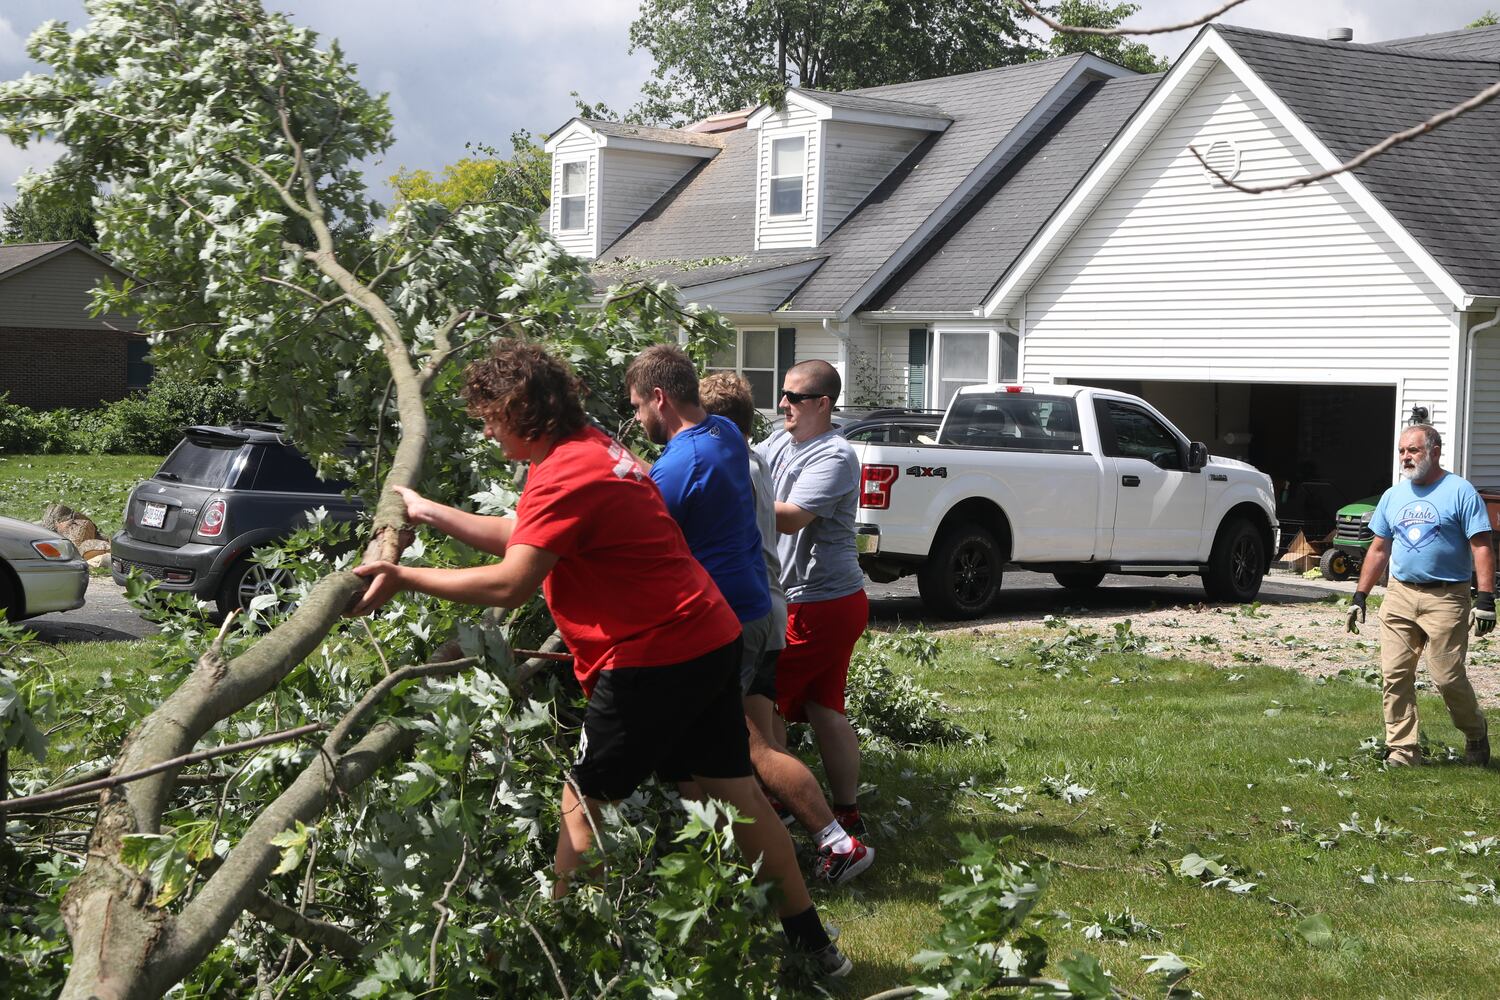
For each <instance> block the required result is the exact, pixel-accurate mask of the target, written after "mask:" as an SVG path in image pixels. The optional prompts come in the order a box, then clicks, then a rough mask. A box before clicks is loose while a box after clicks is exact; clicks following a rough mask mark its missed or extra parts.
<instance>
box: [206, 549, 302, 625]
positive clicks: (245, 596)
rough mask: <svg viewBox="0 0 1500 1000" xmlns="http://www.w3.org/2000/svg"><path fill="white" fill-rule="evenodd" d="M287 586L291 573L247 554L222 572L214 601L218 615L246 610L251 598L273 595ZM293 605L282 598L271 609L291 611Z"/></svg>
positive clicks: (290, 580) (294, 605)
mask: <svg viewBox="0 0 1500 1000" xmlns="http://www.w3.org/2000/svg"><path fill="white" fill-rule="evenodd" d="M291 585H292V574H291V573H290V572H289V571H288V570H285V569H279V568H278V569H268V568H266V567H265V566H262V565H261V564H260V563H258V562H254V561H252V560H251V559H250V558H249V557H248V556H247V557H245V558H242V559H240V560H239V561H237V562H236V563H235V564H234V565H233V566H230V567H229V572H227V573H225V574H224V582H223V583H222V584H220V585H219V595H218V597H217V598H216V599H215V602H214V603H215V604H217V605H218V607H219V614H221V615H227V614H229V612H231V611H234V610H235V609H239V610H240V611H249V610H250V602H251V601H253V600H255V598H257V597H259V596H261V595H262V594H274V593H276V592H277V591H278V590H285V589H286V588H287V587H290V586H291ZM295 607H296V604H295V602H292V601H282V602H281V603H280V604H279V605H277V606H276V607H275V608H274V609H272V610H276V611H291V610H292V609H293V608H295Z"/></svg>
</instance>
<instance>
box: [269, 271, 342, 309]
mask: <svg viewBox="0 0 1500 1000" xmlns="http://www.w3.org/2000/svg"><path fill="white" fill-rule="evenodd" d="M260 280H261V281H264V282H266V283H267V284H270V285H280V286H281V287H282V288H289V289H291V290H292V291H294V292H296V293H297V294H298V295H302V296H306V297H307V298H308V299H311V300H312V301H313V302H315V303H317V306H318V311H319V312H322V311H323V310H324V309H332V308H333V307H334V306H336V305H338V304H339V303H340V302H347V301H348V299H349V296H347V295H340V296H339V297H338V298H334V299H325V298H321V297H320V296H318V295H317V294H316V293H314V292H310V291H308V290H307V289H305V288H303V287H302V286H301V285H294V284H292V283H291V282H290V281H283V280H282V279H280V278H273V277H271V276H270V275H269V274H262V275H261V276H260Z"/></svg>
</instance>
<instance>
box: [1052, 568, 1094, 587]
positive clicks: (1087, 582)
mask: <svg viewBox="0 0 1500 1000" xmlns="http://www.w3.org/2000/svg"><path fill="white" fill-rule="evenodd" d="M1052 579H1054V580H1056V581H1057V582H1058V583H1060V584H1062V586H1063V587H1065V588H1066V589H1068V590H1093V589H1094V588H1095V587H1097V586H1099V584H1100V583H1102V582H1104V570H1102V569H1077V570H1069V571H1068V572H1066V573H1053V574H1052Z"/></svg>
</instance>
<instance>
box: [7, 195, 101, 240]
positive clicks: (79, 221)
mask: <svg viewBox="0 0 1500 1000" xmlns="http://www.w3.org/2000/svg"><path fill="white" fill-rule="evenodd" d="M98 193H99V192H98V190H97V189H96V188H94V187H93V186H92V185H88V186H86V187H84V188H83V189H82V190H76V191H75V190H69V189H67V188H63V189H61V190H54V189H40V190H39V189H36V188H29V187H28V188H23V189H22V190H21V191H20V192H19V193H18V194H17V195H16V200H15V201H14V202H12V203H11V204H9V205H3V206H0V242H3V243H51V242H54V241H58V240H80V241H82V242H84V243H87V244H89V245H90V246H92V245H93V244H95V243H98V242H99V230H98V228H97V227H96V226H95V225H94V206H93V199H94V197H95V196H96V195H97V194H98Z"/></svg>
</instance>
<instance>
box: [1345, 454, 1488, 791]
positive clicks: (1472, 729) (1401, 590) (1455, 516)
mask: <svg viewBox="0 0 1500 1000" xmlns="http://www.w3.org/2000/svg"><path fill="white" fill-rule="evenodd" d="M1397 448H1398V452H1399V457H1400V460H1401V481H1400V482H1398V483H1397V484H1396V485H1395V486H1392V487H1391V488H1390V489H1388V490H1386V491H1385V495H1384V496H1382V497H1381V498H1380V504H1379V506H1377V507H1376V508H1375V514H1374V516H1373V517H1372V518H1371V519H1370V530H1371V531H1373V532H1374V533H1375V538H1374V540H1373V541H1372V542H1371V543H1370V551H1369V554H1368V555H1366V556H1365V561H1364V565H1363V567H1361V569H1360V574H1359V586H1358V589H1357V590H1356V591H1355V592H1354V600H1353V602H1352V604H1351V605H1350V608H1349V622H1348V626H1349V631H1351V632H1358V631H1359V626H1358V624H1357V622H1361V621H1364V620H1365V598H1366V597H1368V596H1369V593H1370V589H1371V588H1372V587H1374V586H1375V583H1376V581H1378V580H1379V579H1380V577H1381V574H1383V573H1384V572H1385V569H1386V564H1387V563H1389V564H1390V570H1391V579H1390V584H1389V585H1388V586H1387V587H1386V593H1385V600H1384V602H1383V603H1382V604H1381V606H1380V672H1381V677H1382V679H1383V682H1384V683H1383V688H1384V696H1383V707H1384V713H1385V745H1386V764H1387V765H1395V766H1400V765H1408V764H1420V763H1421V762H1422V757H1421V750H1420V747H1419V732H1418V728H1417V696H1416V678H1417V661H1418V660H1419V659H1420V658H1421V657H1422V654H1423V653H1424V652H1425V653H1426V654H1427V671H1428V673H1430V674H1431V675H1432V680H1433V683H1434V684H1436V685H1437V689H1438V691H1439V692H1440V693H1441V694H1442V696H1443V701H1444V703H1446V704H1447V706H1448V714H1449V715H1450V716H1452V718H1453V724H1454V725H1455V726H1457V727H1458V728H1459V729H1460V730H1461V731H1462V732H1463V734H1464V738H1465V745H1464V760H1465V761H1467V762H1468V763H1470V764H1479V765H1481V766H1483V765H1487V764H1488V763H1489V760H1490V740H1489V727H1488V725H1487V723H1486V722H1485V718H1484V714H1483V713H1482V712H1480V710H1479V702H1478V700H1477V699H1476V698H1475V697H1474V688H1473V686H1472V685H1471V684H1470V683H1469V676H1468V674H1467V673H1466V672H1465V670H1464V658H1465V656H1466V655H1467V654H1468V649H1469V623H1470V620H1471V618H1472V621H1473V624H1474V634H1475V635H1477V636H1483V635H1487V634H1489V632H1490V631H1491V630H1492V629H1494V627H1495V551H1494V548H1493V547H1492V546H1491V543H1490V528H1491V525H1490V519H1489V514H1488V513H1487V512H1486V510H1485V506H1484V501H1483V500H1482V499H1481V498H1480V496H1479V493H1478V491H1477V490H1475V489H1474V487H1473V486H1471V485H1470V484H1469V483H1468V482H1467V481H1466V480H1464V479H1462V478H1460V477H1458V476H1455V475H1453V474H1452V473H1451V472H1446V471H1444V470H1443V468H1442V464H1441V463H1442V449H1443V439H1442V438H1441V437H1440V436H1439V435H1438V432H1437V431H1436V430H1434V429H1433V428H1432V427H1431V426H1430V425H1428V424H1415V425H1413V426H1411V427H1408V428H1406V430H1404V431H1402V432H1401V439H1400V442H1399V444H1398V445H1397ZM1471 575H1472V576H1474V577H1476V578H1477V580H1478V585H1479V593H1478V595H1477V596H1476V597H1475V598H1474V599H1473V601H1472V607H1471V601H1470V598H1469V580H1470V577H1471Z"/></svg>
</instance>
